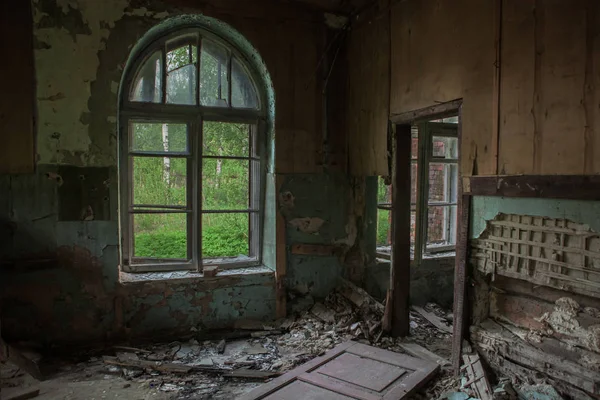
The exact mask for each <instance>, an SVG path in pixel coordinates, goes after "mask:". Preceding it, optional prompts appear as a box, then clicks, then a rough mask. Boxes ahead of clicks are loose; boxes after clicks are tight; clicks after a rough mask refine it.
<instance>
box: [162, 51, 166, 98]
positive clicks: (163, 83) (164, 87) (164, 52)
mask: <svg viewBox="0 0 600 400" xmlns="http://www.w3.org/2000/svg"><path fill="white" fill-rule="evenodd" d="M161 56H162V71H161V83H162V85H161V90H162V94H161V100H162V101H161V103H162V104H165V103H166V102H167V44H166V43H164V44H163V46H162V49H161Z"/></svg>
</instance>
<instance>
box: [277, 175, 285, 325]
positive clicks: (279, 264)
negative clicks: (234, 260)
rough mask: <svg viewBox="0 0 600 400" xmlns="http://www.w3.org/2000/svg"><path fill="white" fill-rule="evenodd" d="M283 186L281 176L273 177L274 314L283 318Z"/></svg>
mask: <svg viewBox="0 0 600 400" xmlns="http://www.w3.org/2000/svg"><path fill="white" fill-rule="evenodd" d="M282 186H283V176H282V175H279V174H277V175H276V178H275V189H276V191H275V195H276V196H277V217H276V223H275V229H276V231H275V263H276V266H275V315H276V318H278V319H279V318H285V316H286V314H287V301H286V300H287V298H286V291H285V274H286V270H287V243H286V239H285V238H286V235H285V217H284V216H283V214H282V213H281V205H280V204H279V194H280V192H281V187H282Z"/></svg>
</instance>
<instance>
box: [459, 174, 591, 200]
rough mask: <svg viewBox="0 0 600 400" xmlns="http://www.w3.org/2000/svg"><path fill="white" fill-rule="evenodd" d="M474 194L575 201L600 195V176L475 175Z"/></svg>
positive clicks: (471, 181) (471, 192) (471, 188)
mask: <svg viewBox="0 0 600 400" xmlns="http://www.w3.org/2000/svg"><path fill="white" fill-rule="evenodd" d="M465 179H468V180H469V182H468V183H467V185H464V184H463V186H467V188H468V191H467V192H466V193H465V194H468V195H470V196H501V197H539V198H554V199H572V200H597V199H599V198H600V176H598V175H507V176H471V177H469V178H465Z"/></svg>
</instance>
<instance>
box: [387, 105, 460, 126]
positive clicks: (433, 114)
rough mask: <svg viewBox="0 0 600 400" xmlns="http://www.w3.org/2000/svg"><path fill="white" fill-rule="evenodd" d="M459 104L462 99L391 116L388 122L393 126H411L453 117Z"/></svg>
mask: <svg viewBox="0 0 600 400" xmlns="http://www.w3.org/2000/svg"><path fill="white" fill-rule="evenodd" d="M461 104H462V99H457V100H452V101H448V102H446V103H440V104H436V105H435V106H430V107H425V108H420V109H418V110H414V111H408V112H404V113H400V114H392V116H391V117H390V121H391V122H392V123H393V124H411V123H414V122H419V121H431V120H432V119H436V118H443V117H448V116H452V115H455V114H456V112H457V111H458V109H459V108H460V105H461Z"/></svg>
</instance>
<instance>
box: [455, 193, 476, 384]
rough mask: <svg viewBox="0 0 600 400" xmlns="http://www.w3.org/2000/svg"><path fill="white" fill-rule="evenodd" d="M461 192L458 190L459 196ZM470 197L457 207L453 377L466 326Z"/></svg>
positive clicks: (462, 197)
mask: <svg viewBox="0 0 600 400" xmlns="http://www.w3.org/2000/svg"><path fill="white" fill-rule="evenodd" d="M460 192H461V190H460V189H459V194H460ZM470 207H471V197H470V196H466V195H462V196H460V197H459V205H458V207H457V216H456V218H457V221H458V224H457V233H458V234H457V240H456V259H455V268H454V304H453V315H454V323H453V324H452V328H453V332H452V367H453V369H454V373H455V375H458V374H459V372H460V360H461V353H462V342H463V339H464V336H465V325H466V324H467V320H468V318H467V312H468V311H467V307H468V304H467V301H466V294H467V246H468V241H469V211H470Z"/></svg>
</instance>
